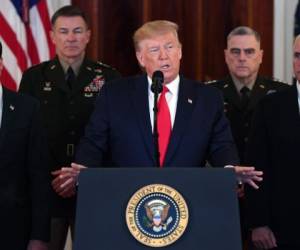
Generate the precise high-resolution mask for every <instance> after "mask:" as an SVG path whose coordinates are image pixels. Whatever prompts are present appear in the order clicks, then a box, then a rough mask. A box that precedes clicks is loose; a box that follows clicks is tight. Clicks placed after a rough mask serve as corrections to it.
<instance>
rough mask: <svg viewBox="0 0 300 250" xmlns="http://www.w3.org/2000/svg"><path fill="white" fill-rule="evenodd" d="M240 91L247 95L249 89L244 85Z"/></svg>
mask: <svg viewBox="0 0 300 250" xmlns="http://www.w3.org/2000/svg"><path fill="white" fill-rule="evenodd" d="M240 93H241V94H242V95H243V96H249V94H250V89H249V88H248V87H246V86H244V87H242V89H241V90H240Z"/></svg>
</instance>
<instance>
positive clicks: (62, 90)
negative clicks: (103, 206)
mask: <svg viewBox="0 0 300 250" xmlns="http://www.w3.org/2000/svg"><path fill="white" fill-rule="evenodd" d="M51 22H52V31H51V38H52V41H53V43H54V44H55V46H56V54H57V56H56V57H55V58H54V59H53V60H50V61H46V62H43V63H41V64H39V65H36V66H33V67H31V68H30V69H28V70H27V71H26V72H25V73H24V75H23V77H22V80H21V84H20V91H21V92H24V93H27V94H29V95H31V96H34V97H36V98H37V99H39V101H40V103H41V110H42V113H43V123H44V126H45V128H46V130H47V135H48V144H49V149H50V152H51V156H50V159H49V161H50V164H51V167H52V171H54V172H55V170H57V169H60V168H61V167H62V166H69V165H70V163H71V162H72V161H73V158H74V152H75V150H76V145H77V143H78V142H79V139H80V137H81V136H82V135H83V132H84V127H85V125H86V123H87V121H88V119H89V116H90V114H91V112H92V110H93V108H94V101H95V98H96V97H97V96H98V94H99V92H100V91H101V87H102V86H103V84H106V82H107V81H109V80H112V79H115V78H118V77H119V76H120V75H119V73H118V72H117V71H116V70H115V69H112V68H111V67H110V66H108V65H105V64H103V63H101V62H94V61H91V60H89V59H88V58H86V56H85V50H86V46H87V44H88V42H89V40H90V29H89V28H88V24H87V20H86V17H85V15H84V13H83V12H82V11H81V10H80V9H78V8H77V7H74V6H65V7H62V8H61V9H59V10H58V11H57V12H56V13H55V14H54V15H53V17H52V20H51ZM56 184H57V183H56ZM53 185H55V183H54V184H53ZM74 210H75V199H74V198H61V197H59V196H58V195H57V194H55V192H54V191H53V208H52V220H51V242H50V250H51V249H55V250H60V249H64V245H65V240H66V235H67V232H68V227H69V226H70V225H71V232H73V226H74V214H75V211H74Z"/></svg>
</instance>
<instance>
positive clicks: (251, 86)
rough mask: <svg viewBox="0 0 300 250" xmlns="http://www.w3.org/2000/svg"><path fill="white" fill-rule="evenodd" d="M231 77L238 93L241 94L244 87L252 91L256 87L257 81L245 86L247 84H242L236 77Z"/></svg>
mask: <svg viewBox="0 0 300 250" xmlns="http://www.w3.org/2000/svg"><path fill="white" fill-rule="evenodd" d="M231 77H232V81H233V84H234V85H235V87H236V89H237V91H238V93H240V91H241V89H242V88H243V87H247V88H248V89H250V90H252V89H253V87H254V84H255V80H254V81H252V82H250V83H249V84H247V85H245V84H243V83H241V82H240V81H239V80H238V79H237V78H236V77H234V76H231Z"/></svg>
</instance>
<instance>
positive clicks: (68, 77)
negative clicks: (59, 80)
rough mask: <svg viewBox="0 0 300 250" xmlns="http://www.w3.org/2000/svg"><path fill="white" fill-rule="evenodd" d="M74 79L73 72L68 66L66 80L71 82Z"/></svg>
mask: <svg viewBox="0 0 300 250" xmlns="http://www.w3.org/2000/svg"><path fill="white" fill-rule="evenodd" d="M74 78H75V73H74V70H73V69H72V67H71V66H70V67H69V68H68V69H67V74H66V79H67V80H72V79H74Z"/></svg>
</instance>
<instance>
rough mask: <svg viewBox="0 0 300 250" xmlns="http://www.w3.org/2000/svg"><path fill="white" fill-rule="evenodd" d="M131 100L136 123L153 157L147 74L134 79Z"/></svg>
mask: <svg viewBox="0 0 300 250" xmlns="http://www.w3.org/2000/svg"><path fill="white" fill-rule="evenodd" d="M132 100H133V105H134V109H135V110H136V112H135V114H137V119H138V124H139V127H140V130H141V133H142V138H143V139H144V142H145V145H146V148H147V150H148V152H149V154H150V155H151V158H152V159H153V162H155V159H154V142H153V135H152V127H151V121H150V115H149V97H148V81H147V76H146V75H144V76H142V77H139V78H136V79H135V81H134V90H133V91H132Z"/></svg>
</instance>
